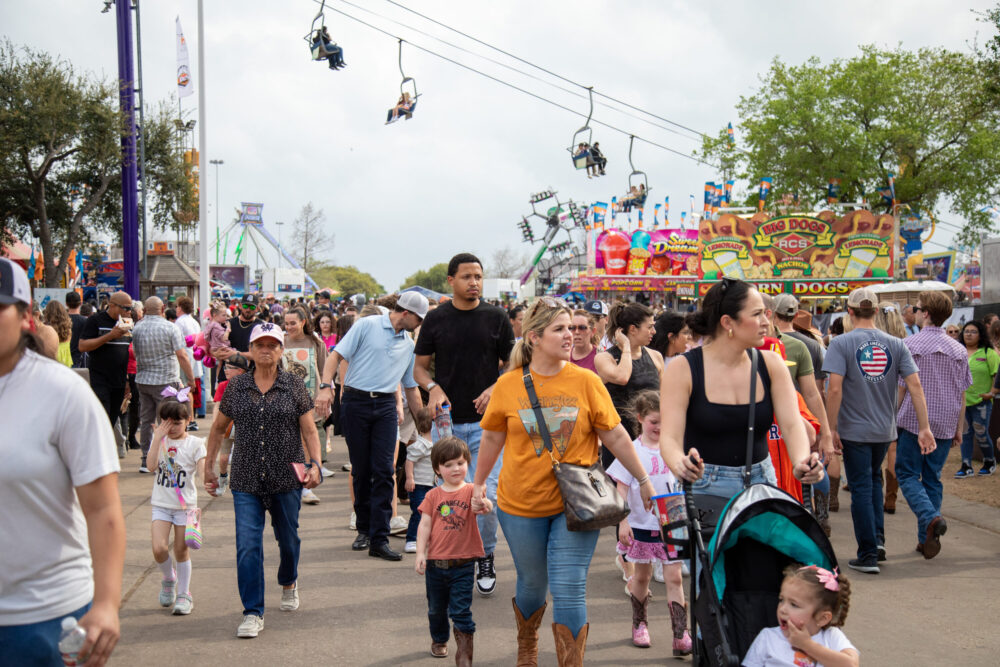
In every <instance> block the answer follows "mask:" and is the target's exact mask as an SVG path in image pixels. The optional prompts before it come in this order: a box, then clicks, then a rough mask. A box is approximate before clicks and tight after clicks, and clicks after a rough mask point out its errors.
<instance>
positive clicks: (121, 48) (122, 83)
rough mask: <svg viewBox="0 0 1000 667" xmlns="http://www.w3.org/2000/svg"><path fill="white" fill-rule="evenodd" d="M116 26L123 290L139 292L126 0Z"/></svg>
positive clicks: (133, 294)
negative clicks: (120, 153) (120, 136)
mask: <svg viewBox="0 0 1000 667" xmlns="http://www.w3.org/2000/svg"><path fill="white" fill-rule="evenodd" d="M200 2H201V0H199V3H200ZM115 19H116V23H117V28H118V31H117V32H118V90H119V94H118V100H119V102H118V103H119V106H120V108H121V112H122V119H123V121H124V122H123V124H124V126H125V127H126V128H127V129H128V131H127V132H125V133H123V134H122V138H121V146H122V260H123V264H124V267H123V271H122V273H123V278H124V282H125V285H124V287H125V291H126V292H128V293H129V295H130V296H131V297H132V298H133V299H138V298H139V297H140V294H139V224H138V220H137V213H138V205H137V200H138V186H137V184H136V180H137V174H136V159H135V158H136V155H135V138H136V137H135V135H136V132H135V91H134V81H133V75H132V8H131V6H130V3H129V2H128V0H118V2H116V3H115Z"/></svg>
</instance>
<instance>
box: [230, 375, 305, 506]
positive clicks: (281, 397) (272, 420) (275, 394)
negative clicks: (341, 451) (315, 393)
mask: <svg viewBox="0 0 1000 667" xmlns="http://www.w3.org/2000/svg"><path fill="white" fill-rule="evenodd" d="M312 409H313V402H312V398H311V397H310V396H309V391H308V390H307V389H306V386H305V384H304V383H303V382H302V380H301V379H300V378H298V377H296V376H295V375H292V374H291V373H288V372H286V371H283V370H281V368H278V375H277V377H276V378H275V380H274V385H272V386H271V388H270V389H268V391H267V393H266V394H261V393H260V389H259V388H258V387H257V383H256V382H255V381H254V374H253V372H252V371H251V372H250V373H244V374H243V375H238V376H237V377H234V378H233V379H232V380H230V381H229V384H228V385H227V386H226V391H225V393H224V394H223V395H222V404H221V405H220V406H219V411H220V412H222V414H224V415H226V416H227V417H229V418H230V419H232V420H233V424H234V425H235V432H236V438H235V441H234V443H233V462H232V465H231V466H230V469H229V486H230V488H231V489H232V490H233V491H239V492H242V493H252V494H254V495H256V496H269V495H271V494H274V493H284V492H286V491H296V490H299V489H301V488H302V485H301V484H300V483H299V481H298V480H297V479H296V478H295V474H294V472H293V471H292V467H291V466H290V465H288V464H289V463H291V462H293V461H295V462H298V463H305V453H304V451H303V448H302V434H301V433H300V432H299V417H300V416H302V415H304V414H305V413H307V412H309V411H310V410H312Z"/></svg>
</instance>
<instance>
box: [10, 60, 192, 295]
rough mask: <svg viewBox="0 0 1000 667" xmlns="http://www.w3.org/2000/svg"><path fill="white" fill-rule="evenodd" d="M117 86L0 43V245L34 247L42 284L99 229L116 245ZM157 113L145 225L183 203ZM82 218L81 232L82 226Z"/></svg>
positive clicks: (160, 221) (176, 160)
mask: <svg viewBox="0 0 1000 667" xmlns="http://www.w3.org/2000/svg"><path fill="white" fill-rule="evenodd" d="M117 93H118V87H117V85H112V84H109V83H107V82H104V81H99V80H95V79H93V78H92V77H90V76H77V75H76V73H75V72H74V70H73V68H72V66H71V65H70V64H69V63H67V62H64V61H61V60H54V59H53V58H52V57H51V56H49V55H48V54H46V53H43V52H38V51H32V50H31V49H28V48H22V49H18V48H17V47H15V46H14V45H13V44H12V43H11V42H10V41H9V40H5V41H4V42H3V43H2V44H0V127H3V128H4V129H3V132H0V242H3V243H9V242H10V241H11V240H12V239H13V238H16V237H28V236H30V237H33V238H37V239H38V240H39V243H40V245H41V249H42V254H43V256H44V272H45V284H46V285H47V286H48V287H55V286H57V285H58V281H59V274H58V273H57V271H56V269H55V267H56V266H57V265H58V266H65V265H66V260H67V258H68V257H69V253H70V252H71V251H72V250H73V249H74V248H76V247H78V246H80V247H82V246H83V245H86V244H87V243H89V242H90V241H92V240H93V239H94V237H95V236H96V235H97V234H98V233H100V232H102V231H111V232H114V233H115V234H116V235H117V237H118V238H119V239H120V238H121V217H122V215H121V178H120V175H121V144H120V142H121V138H122V136H123V135H125V134H126V133H128V132H132V131H134V129H133V128H123V126H122V116H121V114H120V113H119V111H118V95H117ZM169 127H170V126H169V124H168V122H167V119H166V117H165V113H164V108H163V107H161V108H160V110H159V112H157V113H154V114H151V115H150V117H149V118H148V119H147V122H146V127H145V128H144V137H145V138H146V155H147V163H146V174H145V176H146V183H147V186H148V188H147V196H151V199H152V211H153V222H154V225H160V226H164V225H167V224H169V223H170V221H171V216H170V212H171V211H172V210H175V209H176V207H178V206H180V205H183V203H184V202H185V201H190V199H191V196H192V195H191V186H190V184H188V183H187V181H186V180H185V179H184V177H183V163H182V161H181V157H180V155H179V153H178V152H177V150H176V148H175V147H174V143H173V141H172V139H171V133H170V129H169ZM85 219H86V225H85V224H84V220H85Z"/></svg>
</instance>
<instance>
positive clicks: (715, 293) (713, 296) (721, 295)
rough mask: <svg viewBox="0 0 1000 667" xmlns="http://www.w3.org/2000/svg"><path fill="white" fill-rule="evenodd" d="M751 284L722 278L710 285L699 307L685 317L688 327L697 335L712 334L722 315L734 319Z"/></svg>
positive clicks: (717, 326) (716, 328) (744, 301)
mask: <svg viewBox="0 0 1000 667" xmlns="http://www.w3.org/2000/svg"><path fill="white" fill-rule="evenodd" d="M751 289H753V286H752V285H751V284H750V283H747V282H744V281H742V280H735V279H733V278H723V279H722V280H720V281H719V282H717V283H715V284H714V285H712V287H711V289H709V290H708V293H707V294H706V295H705V299H704V300H703V301H702V302H701V309H700V310H698V311H695V312H693V313H691V314H690V315H689V316H688V317H687V323H688V327H690V329H691V331H692V333H694V334H697V335H699V336H714V335H715V332H716V331H717V330H718V329H719V323H720V322H722V316H723V315H729V317H731V318H733V319H736V318H737V317H739V313H740V311H741V310H742V309H743V304H744V303H746V300H747V296H748V295H749V294H750V290H751Z"/></svg>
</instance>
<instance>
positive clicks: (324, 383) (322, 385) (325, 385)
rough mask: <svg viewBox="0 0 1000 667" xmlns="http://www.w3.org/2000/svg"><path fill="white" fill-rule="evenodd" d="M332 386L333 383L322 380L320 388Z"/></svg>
mask: <svg viewBox="0 0 1000 667" xmlns="http://www.w3.org/2000/svg"><path fill="white" fill-rule="evenodd" d="M330 387H331V385H330V383H329V382H320V383H319V388H320V389H329V388H330Z"/></svg>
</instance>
